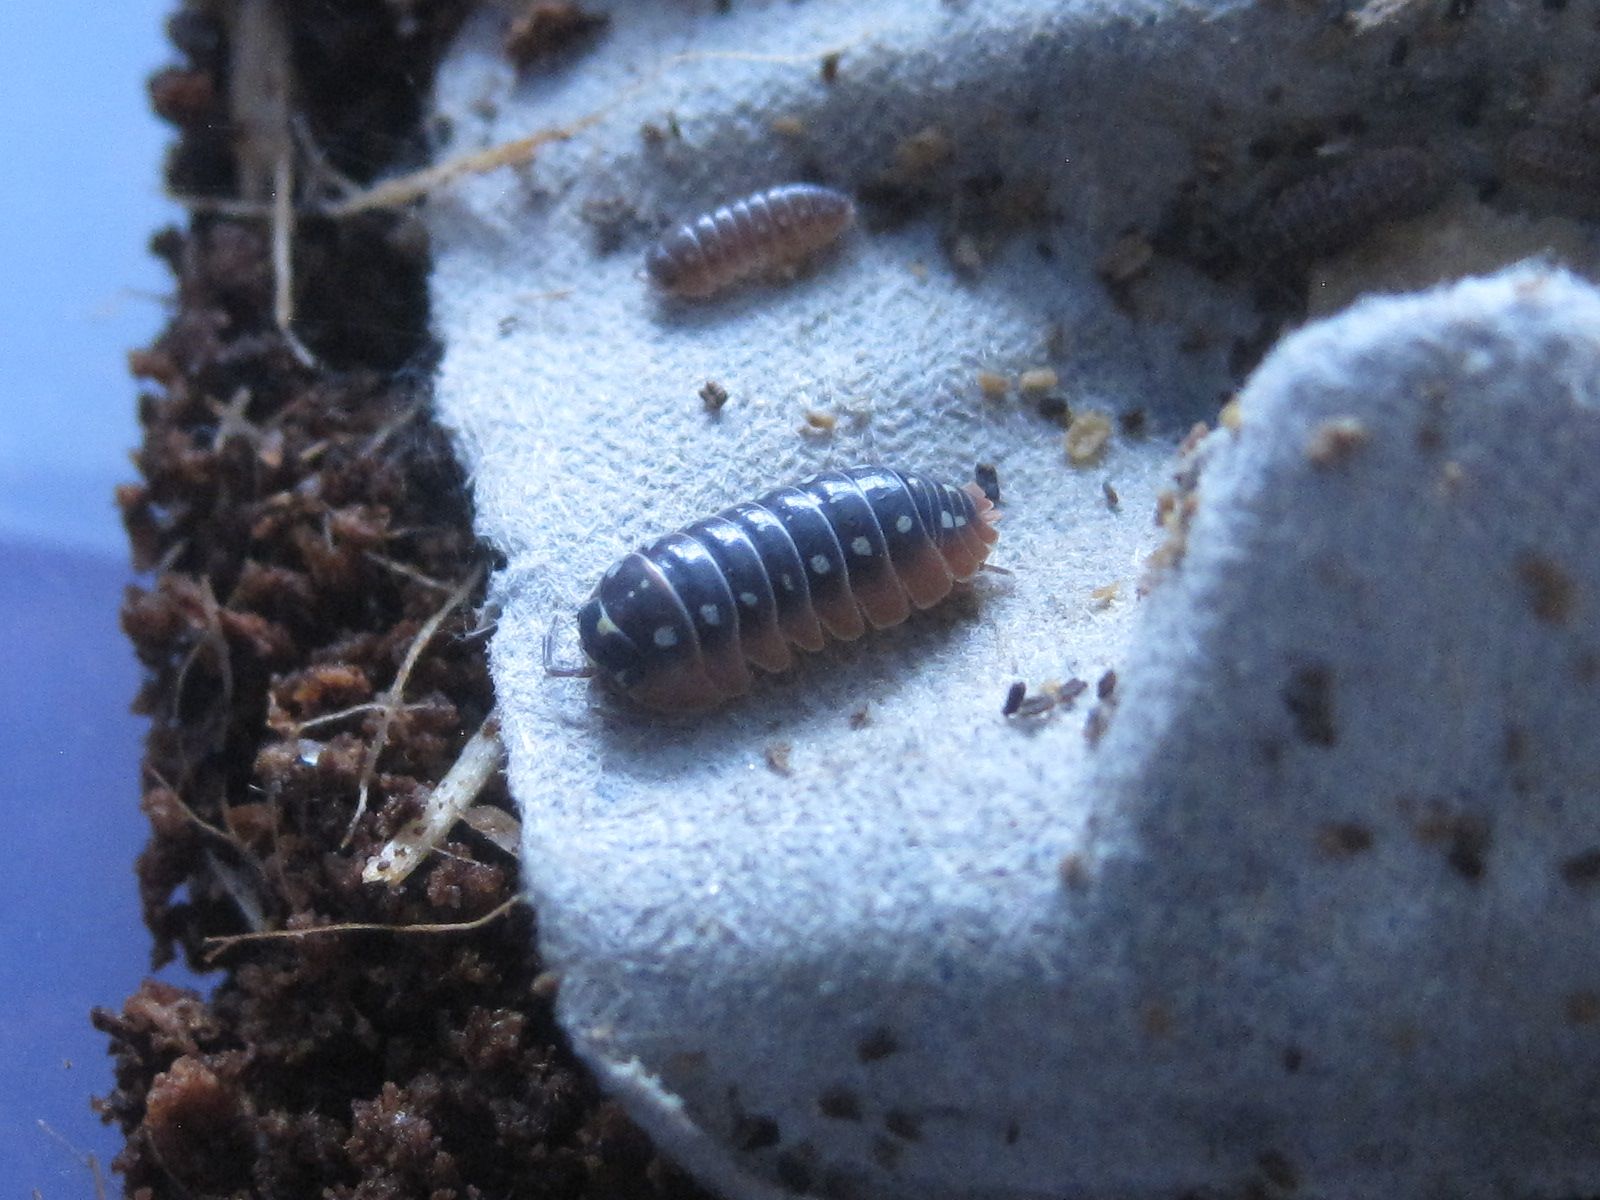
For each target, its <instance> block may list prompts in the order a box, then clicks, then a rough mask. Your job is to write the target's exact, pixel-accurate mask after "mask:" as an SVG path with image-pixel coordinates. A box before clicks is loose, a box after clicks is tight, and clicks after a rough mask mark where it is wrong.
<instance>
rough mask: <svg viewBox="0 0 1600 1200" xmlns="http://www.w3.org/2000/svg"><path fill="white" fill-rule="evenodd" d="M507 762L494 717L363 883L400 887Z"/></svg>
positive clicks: (372, 861)
mask: <svg viewBox="0 0 1600 1200" xmlns="http://www.w3.org/2000/svg"><path fill="white" fill-rule="evenodd" d="M504 760H505V746H504V745H502V744H501V741H500V717H499V715H498V714H490V716H489V717H488V718H487V719H486V720H485V721H484V722H483V724H482V725H480V726H479V727H478V731H477V732H476V733H474V734H473V735H472V736H471V737H470V738H468V739H467V744H466V745H465V746H463V747H462V748H461V753H460V754H459V755H457V756H456V761H455V762H454V763H452V764H451V765H450V769H449V770H448V771H446V772H445V775H444V778H443V779H441V780H439V783H438V785H437V786H436V787H435V788H434V789H433V791H432V792H431V793H429V795H428V799H427V801H426V802H425V803H424V804H423V806H422V815H421V816H420V817H418V818H417V819H416V820H414V821H408V822H406V824H405V826H404V827H403V828H402V829H401V830H400V831H399V832H398V833H396V834H395V835H394V837H392V838H390V839H389V841H388V842H387V843H386V844H385V845H384V847H383V849H381V850H379V851H378V852H377V853H376V854H374V855H373V856H372V857H371V858H370V859H369V860H368V861H367V865H366V867H365V868H363V870H362V872H361V880H362V882H363V883H387V884H388V885H389V886H390V887H392V888H394V887H399V886H400V885H401V884H402V883H404V882H405V881H406V879H407V878H408V877H409V876H410V875H411V873H412V872H413V871H415V870H416V869H417V868H418V867H420V866H421V865H422V864H423V862H424V861H425V860H426V859H427V857H428V855H429V854H430V853H431V852H432V851H433V850H434V849H435V848H436V847H437V846H438V845H439V843H440V842H442V841H443V840H444V838H445V835H446V834H447V833H449V832H450V830H451V828H452V827H453V826H454V825H455V823H456V822H457V821H459V820H460V819H461V817H462V815H463V814H464V813H465V812H466V810H467V809H468V808H470V807H471V806H472V802H473V801H474V800H476V799H477V798H478V794H479V793H480V792H482V791H483V789H484V785H486V784H487V783H488V782H489V780H490V779H492V778H493V777H494V773H495V772H496V771H498V770H499V769H500V764H501V763H502V762H503V761H504Z"/></svg>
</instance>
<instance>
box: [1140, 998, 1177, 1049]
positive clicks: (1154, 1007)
mask: <svg viewBox="0 0 1600 1200" xmlns="http://www.w3.org/2000/svg"><path fill="white" fill-rule="evenodd" d="M1139 1028H1140V1029H1142V1030H1144V1033H1145V1036H1146V1037H1149V1038H1154V1039H1156V1040H1158V1041H1160V1040H1164V1039H1166V1038H1169V1037H1171V1036H1172V1009H1170V1008H1169V1007H1167V1006H1166V1005H1165V1004H1163V1003H1161V1002H1160V1001H1159V1000H1152V1001H1150V1002H1149V1003H1147V1004H1146V1005H1145V1006H1144V1007H1143V1008H1141V1009H1140V1010H1139Z"/></svg>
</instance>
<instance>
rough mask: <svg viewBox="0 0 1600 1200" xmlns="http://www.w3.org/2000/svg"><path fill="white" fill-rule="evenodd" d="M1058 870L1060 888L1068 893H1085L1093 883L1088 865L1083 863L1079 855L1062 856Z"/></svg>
mask: <svg viewBox="0 0 1600 1200" xmlns="http://www.w3.org/2000/svg"><path fill="white" fill-rule="evenodd" d="M1058 870H1059V871H1060V874H1061V886H1062V887H1064V888H1066V889H1067V891H1069V892H1086V891H1088V890H1089V885H1090V884H1091V883H1092V882H1093V878H1092V877H1091V875H1090V872H1089V864H1088V863H1086V862H1085V861H1084V858H1083V855H1081V854H1066V855H1063V856H1062V858H1061V865H1060V867H1059V868H1058Z"/></svg>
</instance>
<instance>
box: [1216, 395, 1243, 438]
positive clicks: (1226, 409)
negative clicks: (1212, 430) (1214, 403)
mask: <svg viewBox="0 0 1600 1200" xmlns="http://www.w3.org/2000/svg"><path fill="white" fill-rule="evenodd" d="M1217 424H1218V425H1220V426H1221V427H1222V428H1224V429H1226V430H1227V431H1228V432H1229V433H1238V432H1239V430H1240V429H1241V428H1243V426H1244V418H1243V417H1242V416H1241V415H1240V409H1239V398H1238V397H1237V396H1235V397H1234V398H1233V399H1232V400H1229V401H1228V402H1227V403H1226V404H1224V405H1223V406H1222V410H1221V411H1220V412H1219V413H1217Z"/></svg>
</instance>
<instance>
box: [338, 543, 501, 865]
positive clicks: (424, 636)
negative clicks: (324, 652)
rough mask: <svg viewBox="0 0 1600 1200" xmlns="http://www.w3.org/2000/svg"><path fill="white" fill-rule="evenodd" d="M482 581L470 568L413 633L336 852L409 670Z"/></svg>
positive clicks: (361, 811) (360, 803) (361, 808)
mask: <svg viewBox="0 0 1600 1200" xmlns="http://www.w3.org/2000/svg"><path fill="white" fill-rule="evenodd" d="M482 577H483V567H482V566H477V567H474V568H473V569H472V571H471V573H470V574H469V575H468V576H467V577H466V578H465V579H463V580H462V581H461V585H460V586H459V587H457V588H456V590H455V591H453V592H451V593H450V595H449V596H448V597H446V598H445V602H444V604H443V606H441V607H440V608H439V610H438V611H437V612H435V613H434V614H433V616H431V617H429V618H428V619H427V620H426V621H425V622H423V625H422V628H421V629H419V630H417V636H416V637H415V638H413V639H412V640H411V645H410V647H409V648H408V649H407V650H406V656H405V658H404V659H403V660H402V661H401V663H400V669H399V671H397V672H395V677H394V682H393V683H392V684H390V685H389V690H388V691H387V692H385V693H384V696H383V716H382V718H381V719H380V720H379V722H378V733H377V736H376V737H374V738H373V739H372V749H371V750H370V751H369V752H368V754H367V761H366V763H365V764H364V765H363V766H362V768H361V787H360V789H359V791H358V793H357V797H356V811H355V815H354V816H352V817H351V818H350V826H349V828H348V829H346V830H345V831H344V839H343V840H342V841H341V842H340V843H339V846H340V848H341V849H342V848H344V847H345V846H348V845H349V844H350V838H351V836H352V835H354V833H355V831H356V825H357V823H358V822H359V821H360V820H361V818H362V817H363V816H364V815H365V814H366V811H367V796H368V794H369V793H370V791H371V789H372V777H373V775H374V774H376V772H377V770H378V758H379V756H380V755H381V754H382V753H383V748H384V747H385V746H386V745H387V744H388V742H389V726H390V724H391V723H392V722H393V721H394V715H395V713H396V712H398V711H399V710H400V701H401V698H402V695H403V693H404V691H405V686H406V680H408V679H409V678H410V677H411V671H412V668H414V667H415V666H416V665H417V660H418V659H419V658H421V657H422V651H423V649H424V647H426V646H427V644H428V642H429V641H430V640H432V638H433V635H434V634H436V633H438V632H439V626H441V625H442V624H444V620H445V618H446V617H448V616H449V615H450V614H451V612H453V611H454V610H455V608H456V606H457V605H459V604H461V603H462V602H463V601H465V600H466V598H467V597H468V596H470V595H471V594H472V591H473V589H474V588H476V587H477V586H478V580H479V579H481V578H482Z"/></svg>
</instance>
